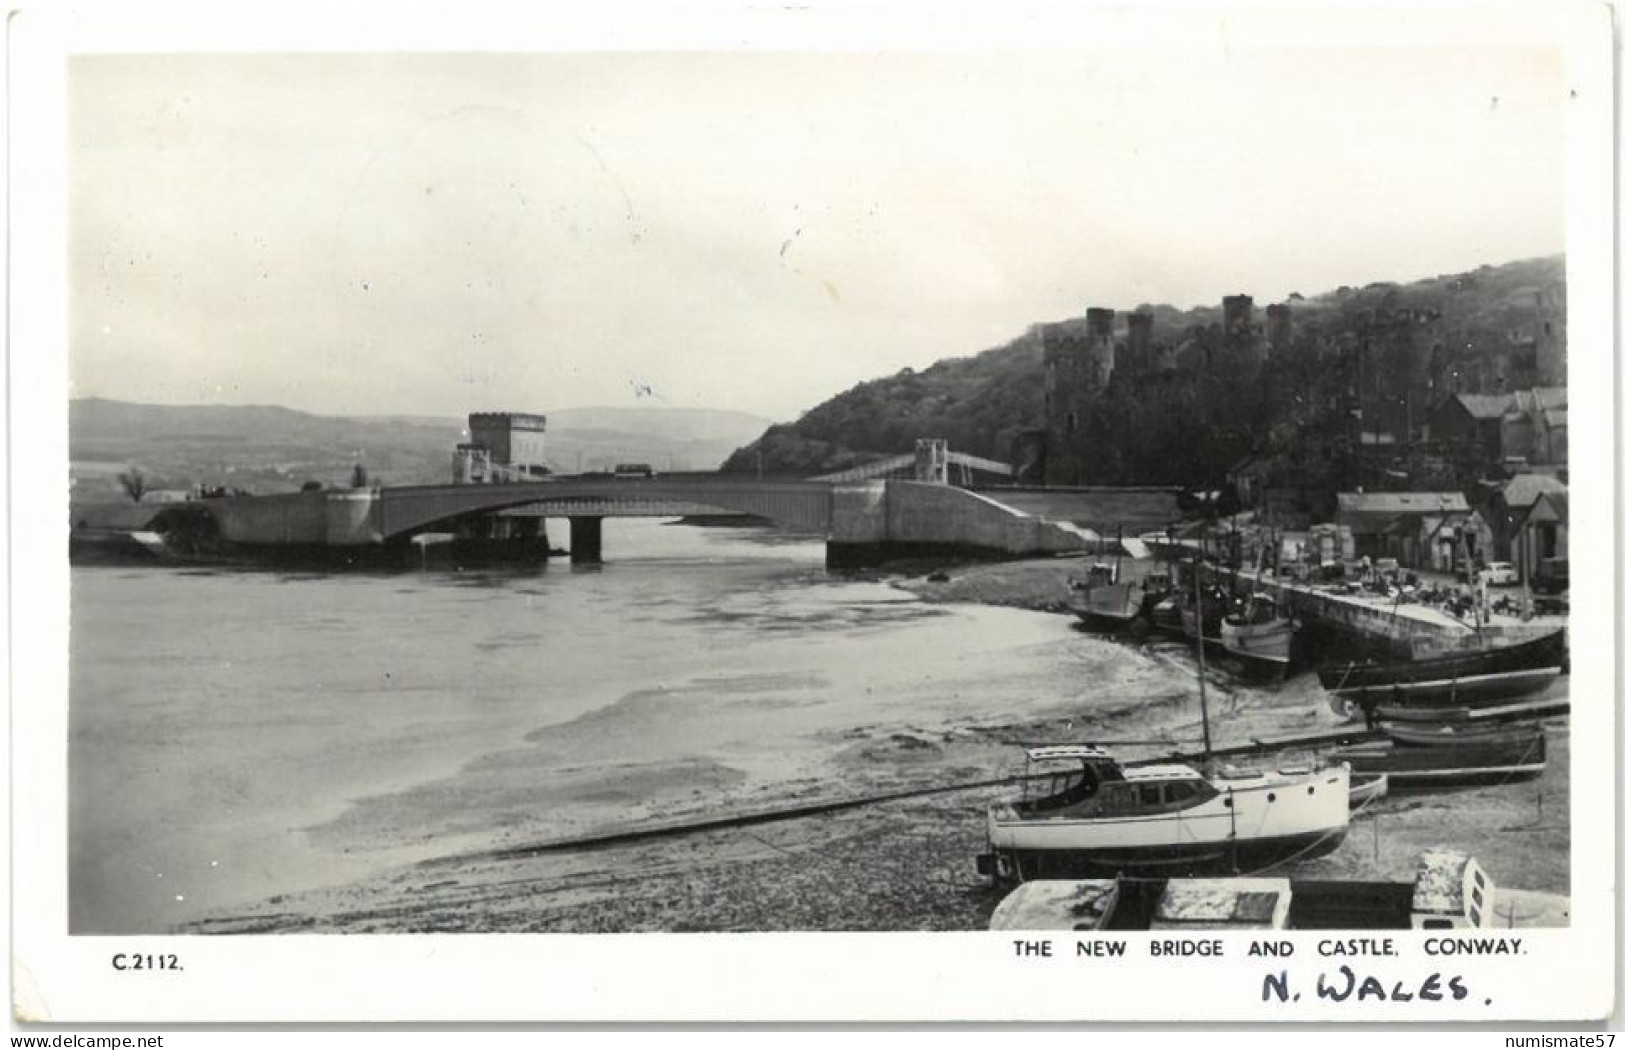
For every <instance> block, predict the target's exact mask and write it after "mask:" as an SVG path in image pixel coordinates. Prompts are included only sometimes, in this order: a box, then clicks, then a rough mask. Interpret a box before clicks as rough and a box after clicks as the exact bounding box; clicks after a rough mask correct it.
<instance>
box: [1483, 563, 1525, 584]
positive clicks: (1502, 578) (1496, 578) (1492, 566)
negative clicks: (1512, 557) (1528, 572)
mask: <svg viewBox="0 0 1625 1050" xmlns="http://www.w3.org/2000/svg"><path fill="white" fill-rule="evenodd" d="M1481 575H1482V576H1483V579H1484V582H1485V583H1486V584H1488V585H1489V586H1491V587H1511V586H1512V585H1513V584H1515V583H1517V582H1518V567H1517V566H1516V565H1513V564H1512V563H1511V562H1509V561H1492V562H1490V563H1489V564H1487V565H1485V566H1484V571H1483V573H1481Z"/></svg>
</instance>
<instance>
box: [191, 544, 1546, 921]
mask: <svg viewBox="0 0 1625 1050" xmlns="http://www.w3.org/2000/svg"><path fill="white" fill-rule="evenodd" d="M1079 571H1081V565H1080V563H1078V562H1076V561H1066V560H1061V561H1056V560H1037V561H1026V562H1009V563H998V564H990V565H978V566H967V567H958V568H954V569H950V570H948V573H947V577H948V578H947V579H942V578H941V577H940V576H939V577H938V579H937V580H935V581H928V580H926V579H925V578H923V577H919V578H909V579H905V580H900V581H897V586H899V587H901V588H903V589H905V590H907V591H910V592H912V593H913V594H915V595H916V596H917V597H918V598H919V599H920V600H921V601H923V602H925V603H928V604H934V603H950V604H961V603H968V604H974V605H1008V606H1016V607H1021V608H1025V609H1042V610H1049V611H1057V610H1060V609H1063V608H1064V606H1063V602H1064V600H1065V597H1066V584H1067V581H1068V580H1069V579H1070V578H1071V576H1073V575H1075V574H1076V573H1078V572H1079ZM1108 644H1112V645H1117V646H1120V647H1121V649H1122V652H1121V654H1119V655H1121V656H1123V657H1125V658H1126V661H1127V666H1128V670H1127V671H1126V672H1125V673H1124V675H1119V676H1118V677H1117V679H1116V680H1114V681H1113V682H1111V683H1110V688H1109V692H1108V691H1100V692H1096V691H1094V690H1092V688H1091V685H1092V683H1091V681H1090V679H1089V677H1088V676H1087V675H1080V680H1079V681H1078V683H1077V686H1076V688H1075V690H1074V692H1075V699H1074V700H1073V701H1071V702H1069V703H1065V704H1060V705H1056V704H1048V705H1044V707H1043V709H1034V710H1031V711H1028V712H1025V713H1020V714H1018V715H1017V716H1015V717H1011V716H1010V713H1009V711H1008V710H1007V711H1002V712H995V713H991V714H993V717H988V718H986V719H982V720H978V719H974V718H966V717H964V716H963V714H962V713H951V714H949V713H945V712H947V711H948V710H949V709H944V712H937V713H933V711H932V710H930V709H929V708H925V709H922V710H920V711H919V717H918V718H917V719H914V720H912V721H911V722H910V723H909V724H906V725H896V724H890V723H885V724H876V725H871V726H864V725H858V726H850V725H849V726H845V727H842V726H837V725H831V726H829V727H827V728H825V729H823V730H822V731H821V732H822V733H823V741H824V743H825V744H826V745H827V746H828V751H829V753H830V754H832V755H833V756H834V757H833V759H832V760H831V761H829V762H827V763H825V764H823V765H822V766H820V767H819V769H818V770H817V775H816V776H809V777H807V778H805V779H804V780H801V781H799V782H797V783H794V784H789V785H786V784H779V785H777V786H775V787H774V789H773V790H772V791H771V793H768V792H766V791H765V790H763V791H760V792H756V791H752V790H751V789H749V788H748V787H745V786H739V787H737V788H729V785H727V784H725V783H720V782H719V779H718V778H719V777H721V776H722V774H721V772H720V771H717V770H712V769H705V768H693V769H669V770H665V771H664V772H663V773H662V774H661V776H662V777H663V778H669V779H671V780H676V781H679V782H680V781H681V780H683V779H684V778H693V782H694V783H695V784H696V785H699V786H701V787H704V788H705V789H706V791H705V792H703V793H702V794H703V795H705V796H706V797H707V798H710V799H712V801H709V802H706V803H703V804H696V805H692V806H687V807H685V806H681V805H675V806H667V807H664V808H656V807H639V808H638V810H637V815H636V816H629V817H627V818H626V819H625V820H624V822H622V823H618V824H615V823H612V824H609V825H607V827H608V828H610V829H614V830H622V829H625V828H637V827H650V826H654V825H660V824H669V823H678V822H681V821H683V820H702V819H712V818H717V817H725V816H727V815H729V814H738V813H749V812H756V811H760V810H764V809H769V808H779V807H785V806H791V805H797V804H806V803H813V802H827V801H833V800H838V799H843V798H853V797H859V796H864V795H872V794H877V793H882V792H887V791H898V790H909V789H918V788H942V787H951V786H953V785H956V784H967V783H974V782H976V781H980V780H986V779H990V778H994V777H998V776H1003V775H1010V774H1014V773H1017V772H1019V771H1020V769H1019V767H1020V762H1021V745H1023V744H1027V743H1036V742H1056V741H1067V740H1070V741H1084V740H1087V741H1092V742H1098V743H1104V744H1106V745H1108V746H1110V747H1111V748H1112V749H1113V750H1114V751H1115V752H1117V753H1119V754H1121V755H1123V756H1125V757H1128V758H1133V757H1140V756H1150V755H1154V754H1159V753H1163V752H1167V751H1169V750H1172V749H1174V748H1176V747H1183V748H1185V749H1187V750H1188V749H1190V748H1191V746H1192V745H1193V744H1195V743H1198V742H1199V740H1200V725H1201V722H1200V709H1199V702H1198V698H1197V697H1198V692H1197V688H1196V669H1195V656H1194V652H1193V650H1191V648H1190V647H1189V646H1186V645H1184V644H1183V643H1181V642H1177V641H1173V640H1167V639H1160V638H1148V639H1133V638H1129V637H1126V636H1125V637H1123V638H1122V639H1121V640H1113V641H1111V642H1110V643H1108ZM1136 669H1138V671H1136ZM1140 675H1143V678H1144V682H1143V683H1142V684H1144V685H1146V686H1149V687H1150V688H1142V689H1136V688H1135V680H1136V678H1137V677H1138V676H1140ZM1170 682H1172V683H1175V684H1174V685H1173V686H1172V687H1170V686H1169V684H1168V683H1170ZM1182 683H1188V684H1182ZM1566 687H1567V683H1566V681H1562V682H1560V683H1559V685H1558V687H1557V688H1559V689H1566ZM1208 699H1209V704H1210V711H1211V714H1212V717H1211V723H1212V730H1213V743H1214V746H1215V747H1223V746H1226V745H1229V744H1238V743H1246V742H1249V741H1251V740H1253V739H1257V738H1277V737H1283V736H1298V735H1307V734H1312V733H1317V732H1326V731H1329V730H1333V729H1335V728H1338V727H1339V726H1342V725H1346V723H1343V722H1342V721H1341V720H1340V719H1338V718H1337V717H1336V716H1335V715H1333V714H1332V712H1331V711H1330V710H1329V708H1328V707H1327V705H1326V702H1325V696H1324V694H1323V693H1322V691H1321V689H1320V687H1319V685H1318V683H1317V682H1316V680H1315V678H1314V675H1313V674H1312V673H1299V674H1297V675H1295V676H1293V677H1292V678H1291V679H1289V680H1288V681H1287V682H1285V683H1283V684H1282V685H1280V686H1278V687H1277V686H1258V685H1253V684H1249V683H1248V682H1247V681H1246V680H1245V679H1244V678H1242V677H1240V676H1238V675H1235V674H1233V673H1231V672H1230V671H1228V670H1226V669H1225V668H1223V667H1222V666H1220V667H1218V668H1215V669H1214V670H1213V672H1212V674H1211V675H1210V687H1209V690H1208ZM1011 710H1016V711H1020V705H1019V704H1018V703H1017V704H1012V705H1011ZM1547 733H1548V766H1547V770H1546V772H1545V775H1544V776H1543V777H1541V778H1539V779H1537V780H1534V781H1531V782H1526V783H1521V784H1508V785H1500V786H1494V787H1486V788H1475V789H1465V790H1459V791H1451V792H1441V793H1437V794H1422V795H1401V796H1395V797H1390V798H1387V799H1384V800H1381V801H1380V802H1378V803H1376V804H1374V805H1373V806H1371V807H1370V808H1369V809H1368V810H1367V811H1365V812H1364V813H1362V814H1361V815H1360V817H1359V818H1358V819H1357V820H1356V821H1355V822H1353V823H1352V825H1351V828H1350V832H1349V835H1348V838H1347V839H1346V840H1345V842H1344V844H1343V845H1342V846H1341V848H1339V849H1338V850H1336V851H1335V852H1333V853H1331V854H1329V855H1327V856H1325V857H1322V858H1320V859H1318V860H1315V861H1312V862H1310V863H1307V864H1301V865H1298V866H1297V867H1295V868H1293V869H1292V874H1301V875H1304V876H1311V877H1317V878H1328V877H1347V878H1359V879H1379V878H1380V879H1387V880H1393V881H1408V880H1409V879H1410V878H1411V877H1412V876H1413V875H1414V872H1415V866H1416V862H1417V860H1418V858H1419V857H1420V855H1421V853H1422V851H1423V850H1425V849H1427V848H1429V847H1433V846H1450V847H1453V848H1457V849H1462V850H1466V851H1468V852H1470V853H1472V854H1474V855H1475V856H1477V857H1478V858H1479V860H1480V862H1481V863H1482V864H1483V865H1484V866H1485V868H1486V869H1487V870H1488V871H1489V873H1490V874H1491V876H1492V878H1494V879H1495V880H1496V882H1497V884H1498V886H1501V887H1505V888H1508V889H1521V890H1532V891H1542V892H1546V893H1558V894H1564V893H1567V892H1568V884H1569V868H1568V865H1569V849H1568V843H1569V778H1568V746H1567V745H1568V728H1567V720H1566V719H1556V720H1552V721H1549V722H1548V723H1547ZM590 780H591V778H590V777H584V779H583V781H582V783H581V784H580V785H578V787H579V788H580V790H581V791H583V792H599V793H601V794H602V796H603V801H604V802H605V804H606V809H612V807H613V806H614V805H615V804H617V802H628V801H631V800H630V799H629V798H627V797H626V792H633V793H636V792H637V790H638V785H637V784H628V783H621V784H618V785H617V784H605V783H599V784H592V783H590ZM663 786H664V787H666V788H669V787H670V786H671V784H670V783H669V782H668V783H666V784H664V785H663ZM719 787H720V788H722V789H724V790H722V791H721V794H720V795H713V794H712V792H713V790H714V789H717V788H719ZM1009 790H1010V789H1009V788H998V787H982V788H972V789H966V790H960V791H950V792H945V793H939V794H932V795H926V796H921V797H914V798H906V799H900V800H894V801H888V802H882V803H878V804H873V805H867V806H861V807H857V808H850V809H843V810H840V811H838V812H832V813H819V814H815V815H810V816H801V817H797V818H794V819H785V820H776V821H767V822H761V823H754V824H750V825H746V826H736V827H724V828H716V829H711V830H705V831H698V832H692V833H687V834H675V835H669V836H664V837H657V838H648V839H642V840H637V841H631V842H625V843H621V844H614V845H607V846H599V847H592V848H581V849H568V850H548V851H537V852H527V850H526V846H527V845H541V844H547V843H556V842H557V841H559V840H558V838H557V837H556V836H555V837H553V838H541V839H536V840H531V841H529V842H527V841H525V840H522V839H521V840H517V841H513V842H511V843H510V844H509V848H506V849H504V850H502V851H500V852H496V851H485V852H473V853H465V854H462V855H451V856H441V857H437V858H435V859H430V860H425V861H421V862H418V863H415V864H411V865H406V866H402V867H399V868H396V869H394V870H391V871H389V872H388V873H386V874H383V875H374V876H371V877H368V878H365V879H362V880H358V881H354V882H350V883H346V884H343V885H337V886H333V887H329V888H326V889H321V890H316V891H307V892H301V893H297V894H287V895H280V896H276V897H272V898H270V899H268V900H265V901H263V902H261V903H259V904H257V905H254V906H251V907H235V908H230V909H224V910H221V911H219V912H217V913H214V914H211V915H209V916H207V917H205V918H203V919H200V920H196V921H191V922H188V923H185V924H184V925H181V926H179V927H178V928H177V932H218V933H243V932H276V931H285V932H338V931H344V932H358V933H408V932H428V931H458V932H615V931H628V932H631V931H678V932H681V931H726V930H894V931H915V930H970V929H979V928H985V926H986V923H987V920H988V917H989V915H990V914H991V912H992V910H993V908H994V906H995V905H996V904H997V903H998V900H999V898H1000V897H1001V896H1002V893H1003V890H1001V889H996V888H994V887H993V886H992V885H990V883H989V881H988V880H987V879H985V878H983V877H981V876H978V875H977V874H976V872H975V867H974V858H975V855H976V853H977V852H979V851H980V850H981V849H982V848H983V847H984V844H985V823H984V820H985V818H984V814H985V810H986V807H987V805H988V804H989V803H990V802H992V801H994V800H995V799H997V798H999V797H1001V796H1002V795H1005V794H1008V792H1009ZM668 793H669V792H668ZM717 797H720V798H722V799H723V801H722V802H721V803H717V802H715V801H714V799H715V798H717ZM718 806H720V808H718ZM1525 918H1526V919H1527V918H1528V915H1527V913H1526V914H1525Z"/></svg>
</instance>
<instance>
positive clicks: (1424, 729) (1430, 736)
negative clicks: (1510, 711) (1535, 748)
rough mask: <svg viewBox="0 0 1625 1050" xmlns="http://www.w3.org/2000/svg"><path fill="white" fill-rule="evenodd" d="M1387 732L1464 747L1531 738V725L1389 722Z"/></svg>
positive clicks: (1414, 742)
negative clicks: (1465, 745) (1466, 745)
mask: <svg viewBox="0 0 1625 1050" xmlns="http://www.w3.org/2000/svg"><path fill="white" fill-rule="evenodd" d="M1382 729H1383V732H1385V733H1387V734H1388V735H1389V736H1390V737H1391V738H1393V739H1394V740H1395V741H1397V742H1399V743H1401V744H1408V745H1410V746H1412V747H1460V746H1461V745H1463V744H1508V745H1510V744H1513V743H1515V742H1527V737H1528V734H1529V729H1527V728H1526V727H1523V726H1519V725H1515V724H1506V723H1500V722H1443V723H1429V722H1386V723H1384V724H1383V726H1382Z"/></svg>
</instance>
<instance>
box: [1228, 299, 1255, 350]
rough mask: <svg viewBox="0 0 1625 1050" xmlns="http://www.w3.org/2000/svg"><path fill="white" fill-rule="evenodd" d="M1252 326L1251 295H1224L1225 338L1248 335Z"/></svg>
mask: <svg viewBox="0 0 1625 1050" xmlns="http://www.w3.org/2000/svg"><path fill="white" fill-rule="evenodd" d="M1252 327H1253V297H1252V296H1250V295H1227V296H1225V297H1224V337H1225V339H1226V340H1230V339H1236V338H1239V337H1241V336H1245V335H1248V334H1250V333H1251V332H1252Z"/></svg>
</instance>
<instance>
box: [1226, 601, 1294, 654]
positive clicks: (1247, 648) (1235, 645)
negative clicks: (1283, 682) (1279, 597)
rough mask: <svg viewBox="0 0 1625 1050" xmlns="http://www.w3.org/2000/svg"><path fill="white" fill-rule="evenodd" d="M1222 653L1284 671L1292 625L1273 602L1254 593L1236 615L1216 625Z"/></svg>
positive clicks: (1290, 648)
mask: <svg viewBox="0 0 1625 1050" xmlns="http://www.w3.org/2000/svg"><path fill="white" fill-rule="evenodd" d="M1219 639H1220V641H1221V642H1222V643H1223V645H1224V649H1225V652H1227V653H1229V654H1230V655H1232V656H1236V657H1240V658H1241V659H1242V660H1245V661H1249V662H1253V663H1259V664H1266V665H1270V666H1272V667H1274V668H1276V669H1281V670H1284V669H1285V668H1286V666H1287V665H1288V664H1289V663H1290V662H1291V660H1292V621H1291V620H1289V619H1287V618H1286V617H1285V616H1282V615H1281V612H1280V608H1279V606H1277V605H1276V603H1275V599H1273V598H1271V597H1270V596H1269V595H1267V594H1258V593H1254V594H1252V595H1250V596H1249V597H1248V599H1247V602H1246V604H1245V605H1244V606H1243V607H1242V608H1241V609H1240V610H1239V611H1237V612H1234V613H1231V614H1230V615H1228V616H1226V617H1224V619H1223V620H1221V621H1220V623H1219Z"/></svg>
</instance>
